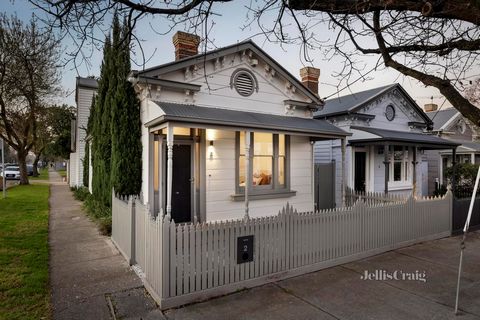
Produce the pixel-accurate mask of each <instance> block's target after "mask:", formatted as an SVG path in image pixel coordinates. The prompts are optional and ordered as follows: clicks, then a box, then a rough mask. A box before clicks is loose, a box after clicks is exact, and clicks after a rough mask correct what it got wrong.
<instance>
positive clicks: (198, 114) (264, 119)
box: [154, 101, 349, 137]
mask: <svg viewBox="0 0 480 320" xmlns="http://www.w3.org/2000/svg"><path fill="white" fill-rule="evenodd" d="M154 102H155V103H156V104H157V105H158V106H159V107H160V108H161V109H162V110H163V112H164V113H165V116H164V119H163V121H169V120H171V121H173V120H174V121H184V122H202V123H208V124H217V125H218V124H222V125H228V126H236V127H238V126H242V127H246V128H265V129H275V130H285V131H292V132H299V133H309V134H312V135H315V134H318V135H322V134H325V135H334V136H339V137H342V136H347V135H349V134H348V133H347V132H345V131H343V130H342V129H340V128H338V127H336V126H334V125H332V124H331V123H329V122H327V121H325V120H315V119H307V118H299V117H291V116H279V115H272V114H263V113H255V112H247V111H235V110H229V109H222V108H209V107H200V106H196V105H187V104H177V103H169V102H162V101H154Z"/></svg>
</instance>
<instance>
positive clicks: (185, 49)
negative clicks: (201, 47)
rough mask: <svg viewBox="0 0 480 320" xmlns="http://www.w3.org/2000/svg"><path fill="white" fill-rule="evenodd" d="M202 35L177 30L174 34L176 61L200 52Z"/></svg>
mask: <svg viewBox="0 0 480 320" xmlns="http://www.w3.org/2000/svg"><path fill="white" fill-rule="evenodd" d="M199 43H200V37H199V36H197V35H194V34H190V33H186V32H182V31H177V33H175V35H174V36H173V45H174V46H175V61H177V60H180V59H183V58H187V57H190V56H194V55H196V54H198V44H199Z"/></svg>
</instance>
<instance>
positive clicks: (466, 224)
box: [455, 167, 480, 314]
mask: <svg viewBox="0 0 480 320" xmlns="http://www.w3.org/2000/svg"><path fill="white" fill-rule="evenodd" d="M479 180H480V167H478V172H477V178H476V179H475V186H474V187H473V194H472V199H471V200H470V207H469V208H468V216H467V221H465V226H464V227H463V237H462V242H461V244H460V263H459V264H458V278H457V294H456V296H455V314H457V313H458V296H459V294H460V278H461V274H462V267H463V250H464V249H465V240H466V238H467V232H468V228H469V227H470V219H471V218H472V211H473V206H474V204H475V196H476V195H477V190H478V182H479Z"/></svg>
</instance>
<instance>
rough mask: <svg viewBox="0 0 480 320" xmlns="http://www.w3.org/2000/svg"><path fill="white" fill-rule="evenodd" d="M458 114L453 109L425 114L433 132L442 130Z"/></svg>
mask: <svg viewBox="0 0 480 320" xmlns="http://www.w3.org/2000/svg"><path fill="white" fill-rule="evenodd" d="M458 113H459V112H458V111H457V109H455V108H449V109H444V110H438V111H430V112H426V114H427V116H428V117H429V118H430V119H431V120H432V121H433V130H440V129H442V128H443V126H445V124H447V122H449V120H450V119H452V118H453V117H454V116H456V115H457V114H458Z"/></svg>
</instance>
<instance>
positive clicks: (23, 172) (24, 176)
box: [17, 152, 29, 185]
mask: <svg viewBox="0 0 480 320" xmlns="http://www.w3.org/2000/svg"><path fill="white" fill-rule="evenodd" d="M17 160H18V167H19V168H20V184H21V185H26V184H29V182H28V172H27V153H23V152H17Z"/></svg>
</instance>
